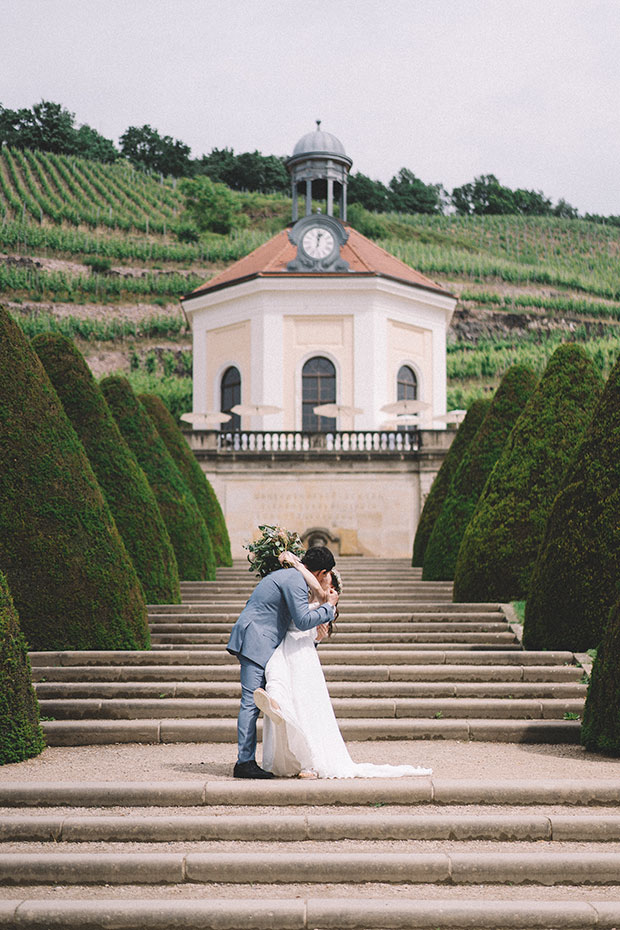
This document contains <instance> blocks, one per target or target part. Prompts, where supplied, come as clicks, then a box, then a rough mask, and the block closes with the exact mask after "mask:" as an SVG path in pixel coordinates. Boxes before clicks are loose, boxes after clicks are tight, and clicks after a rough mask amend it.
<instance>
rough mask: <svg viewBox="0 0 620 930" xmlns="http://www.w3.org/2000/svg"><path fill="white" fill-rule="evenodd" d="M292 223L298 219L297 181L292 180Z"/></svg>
mask: <svg viewBox="0 0 620 930" xmlns="http://www.w3.org/2000/svg"><path fill="white" fill-rule="evenodd" d="M292 188H293V222H294V223H296V222H297V220H298V219H299V203H298V200H297V181H295V179H293V184H292Z"/></svg>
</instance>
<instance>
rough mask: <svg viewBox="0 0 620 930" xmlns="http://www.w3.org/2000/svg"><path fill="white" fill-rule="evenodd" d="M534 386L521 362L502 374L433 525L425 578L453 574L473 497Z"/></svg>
mask: <svg viewBox="0 0 620 930" xmlns="http://www.w3.org/2000/svg"><path fill="white" fill-rule="evenodd" d="M535 387H536V375H535V374H534V372H533V371H531V370H530V369H529V368H526V367H525V366H523V365H515V366H513V367H512V368H509V369H508V371H507V372H506V374H505V375H504V377H503V378H502V381H501V383H500V385H499V387H498V389H497V391H496V393H495V396H494V397H493V400H492V402H491V406H490V407H489V410H488V412H487V414H486V416H485V418H484V421H483V422H482V425H481V426H480V428H479V429H478V431H477V433H476V435H475V436H474V438H473V440H472V441H471V442H470V443H469V445H468V447H467V449H466V450H465V453H464V454H463V457H462V458H461V461H460V463H459V465H458V467H457V469H456V471H455V474H454V477H453V479H452V482H451V484H450V488H449V490H448V493H447V495H446V499H445V501H444V505H443V507H442V509H441V513H440V514H439V516H438V517H437V519H436V521H435V525H434V526H433V530H432V533H431V536H430V539H429V541H428V545H427V547H426V553H425V555H424V567H423V571H422V578H423V579H424V580H425V581H444V580H448V581H449V580H452V579H453V578H454V569H455V566H456V559H457V555H458V551H459V547H460V545H461V541H462V539H463V535H464V533H465V530H466V528H467V524H468V523H469V521H470V520H471V518H472V516H473V513H474V510H475V509H476V504H477V503H478V498H479V497H480V495H481V493H482V490H483V488H484V486H485V484H486V482H487V479H488V477H489V475H490V473H491V470H492V469H493V466H494V465H495V462H496V461H497V459H498V458H499V455H500V453H501V451H502V449H503V447H504V443H505V442H506V439H507V438H508V435H509V434H510V431H511V430H512V427H513V426H514V424H515V422H516V420H517V418H518V417H519V415H520V413H521V412H522V410H523V408H524V407H525V404H526V403H527V400H528V398H529V396H530V394H531V393H532V391H533V390H534V388H535Z"/></svg>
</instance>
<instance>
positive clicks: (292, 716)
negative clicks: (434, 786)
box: [262, 623, 432, 778]
mask: <svg viewBox="0 0 620 930" xmlns="http://www.w3.org/2000/svg"><path fill="white" fill-rule="evenodd" d="M315 634H316V630H315V629H312V630H306V631H301V630H298V629H297V627H296V626H295V625H294V624H293V623H291V625H290V627H289V629H288V631H287V633H286V636H285V637H284V639H283V640H282V642H281V643H280V645H279V646H278V648H277V649H276V650H275V652H274V653H273V655H272V656H271V658H270V660H269V662H268V663H267V667H266V669H265V677H266V682H267V683H266V685H265V690H266V691H267V694H268V695H269V697H270V698H272V699H273V700H274V701H277V702H278V704H279V705H280V712H281V714H282V716H283V717H284V722H283V723H279V724H276V723H274V722H273V721H272V720H271V719H270V718H269V717H267V716H266V715H265V718H264V721H263V762H262V764H263V768H265V769H267V770H268V771H270V772H273V773H274V775H298V774H299V772H302V771H303V772H314V773H316V775H317V776H318V777H319V778H398V777H402V776H404V775H431V774H432V769H425V768H415V767H414V766H412V765H373V764H372V763H369V762H359V763H358V762H353V760H352V759H351V756H350V755H349V752H348V750H347V747H346V745H345V742H344V740H343V738H342V735H341V733H340V728H339V727H338V722H337V720H336V717H335V715H334V710H333V707H332V702H331V698H330V696H329V692H328V690H327V685H326V683H325V676H324V675H323V669H322V668H321V663H320V660H319V656H318V653H317V650H316V648H315V645H314V643H315Z"/></svg>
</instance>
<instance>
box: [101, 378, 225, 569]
mask: <svg viewBox="0 0 620 930" xmlns="http://www.w3.org/2000/svg"><path fill="white" fill-rule="evenodd" d="M101 389H102V390H103V395H104V397H105V399H106V400H107V402H108V405H109V407H110V409H111V411H112V413H113V415H114V417H115V419H116V422H117V424H118V426H119V429H120V431H121V433H122V435H123V437H124V439H125V441H126V442H127V444H128V446H129V448H130V449H131V450H132V451H133V453H134V455H135V456H136V458H137V460H138V464H139V465H140V467H141V468H142V470H143V471H144V473H145V475H146V477H147V478H148V481H149V484H150V485H151V487H152V489H153V492H154V494H155V497H156V499H157V503H158V504H159V509H160V511H161V515H162V517H163V518H164V522H165V524H166V528H167V530H168V535H169V536H170V540H171V542H172V545H173V547H174V551H175V555H176V557H177V563H178V566H179V574H180V576H181V579H182V580H186V581H200V580H202V579H204V578H210V579H213V578H215V571H214V567H213V565H214V563H213V562H212V561H211V553H212V547H211V541H210V539H209V534H208V533H207V527H206V526H205V522H204V520H203V518H202V516H201V514H200V511H199V510H198V505H197V504H196V501H195V500H194V498H193V496H192V494H191V493H190V490H189V488H188V487H187V485H186V484H185V482H184V480H183V478H182V477H181V474H180V472H179V470H178V468H177V466H176V465H175V464H174V462H173V460H172V457H171V455H170V453H169V452H168V450H167V449H166V446H165V445H164V442H163V440H162V439H161V437H160V436H159V433H158V432H157V430H156V429H155V427H154V426H153V423H152V421H151V420H150V418H149V416H148V414H147V412H146V410H145V409H144V407H143V406H142V404H141V403H140V401H139V400H138V398H137V397H136V395H135V394H134V392H133V391H132V389H131V385H130V384H129V381H127V379H126V378H121V377H118V376H113V377H109V378H105V379H104V380H103V381H102V382H101Z"/></svg>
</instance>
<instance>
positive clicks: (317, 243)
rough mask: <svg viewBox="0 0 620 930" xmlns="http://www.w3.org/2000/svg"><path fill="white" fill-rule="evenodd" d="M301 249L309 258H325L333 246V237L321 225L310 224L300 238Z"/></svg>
mask: <svg viewBox="0 0 620 930" xmlns="http://www.w3.org/2000/svg"><path fill="white" fill-rule="evenodd" d="M301 244H302V246H303V250H304V252H305V253H306V255H309V256H310V258H327V256H328V255H329V254H330V253H331V252H332V250H333V248H334V237H333V236H332V234H331V233H330V231H329V230H328V229H323V227H322V226H312V227H311V228H310V229H309V230H308V231H307V232H306V233H305V235H304V237H303V239H302V240H301Z"/></svg>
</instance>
